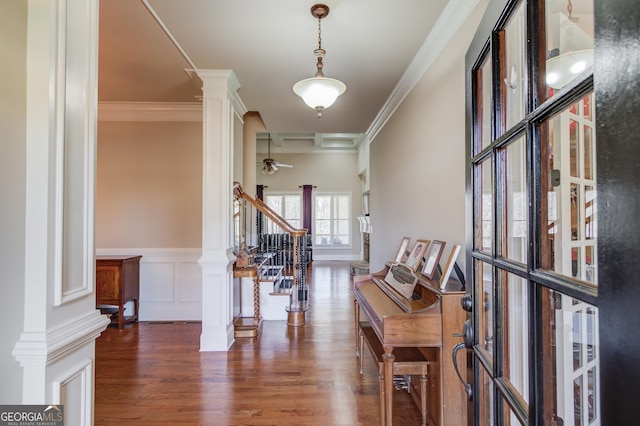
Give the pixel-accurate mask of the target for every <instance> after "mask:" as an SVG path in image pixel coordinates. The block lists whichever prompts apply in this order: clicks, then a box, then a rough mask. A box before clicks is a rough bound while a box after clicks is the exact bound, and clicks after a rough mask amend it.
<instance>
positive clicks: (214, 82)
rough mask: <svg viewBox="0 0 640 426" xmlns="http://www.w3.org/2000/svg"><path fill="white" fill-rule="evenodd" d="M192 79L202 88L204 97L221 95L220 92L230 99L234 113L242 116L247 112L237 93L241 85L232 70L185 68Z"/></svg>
mask: <svg viewBox="0 0 640 426" xmlns="http://www.w3.org/2000/svg"><path fill="white" fill-rule="evenodd" d="M186 71H187V74H189V75H190V76H191V78H192V79H194V77H196V78H195V80H197V82H198V84H199V85H200V87H201V88H202V95H203V97H204V98H210V97H222V94H223V93H224V95H225V96H226V97H227V98H228V99H229V100H230V101H231V103H232V105H233V108H234V110H235V111H236V113H237V114H238V115H239V116H240V117H242V116H243V115H244V114H246V113H247V107H246V106H245V105H244V103H243V102H242V99H240V96H239V95H238V89H240V87H241V86H242V85H241V84H240V81H239V80H238V77H237V76H236V73H235V72H233V70H186Z"/></svg>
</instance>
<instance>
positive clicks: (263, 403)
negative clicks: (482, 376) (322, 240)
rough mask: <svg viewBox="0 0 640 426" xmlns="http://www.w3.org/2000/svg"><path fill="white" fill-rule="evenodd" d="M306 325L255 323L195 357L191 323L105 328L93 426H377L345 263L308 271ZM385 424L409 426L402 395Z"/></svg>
mask: <svg viewBox="0 0 640 426" xmlns="http://www.w3.org/2000/svg"><path fill="white" fill-rule="evenodd" d="M310 278H311V279H310V283H311V306H310V309H309V312H308V324H307V325H305V326H301V327H289V326H287V325H286V322H285V321H265V324H264V328H263V330H262V333H261V334H260V336H258V337H257V338H243V339H236V342H235V343H234V344H233V346H232V347H231V348H230V350H229V351H228V352H199V339H200V324H199V323H184V322H176V323H144V322H142V323H138V324H130V325H127V326H125V328H124V330H123V331H118V328H117V327H115V328H114V327H109V328H108V329H107V330H106V331H105V332H104V333H103V334H102V336H100V337H99V338H98V339H97V341H96V396H95V424H96V425H162V424H171V425H197V424H203V425H325V426H326V425H379V424H380V406H379V398H378V379H377V368H376V367H375V365H374V363H373V361H372V359H371V356H370V354H369V353H366V352H365V353H364V356H365V358H364V359H365V371H364V375H362V376H361V375H360V374H359V371H358V369H359V368H358V360H357V359H356V357H355V339H354V330H353V297H352V293H351V280H350V276H349V266H348V263H346V262H318V261H316V262H314V263H313V266H312V269H311V274H310ZM393 416H394V424H397V425H419V424H420V413H419V411H418V409H417V408H416V406H415V405H414V404H413V401H411V398H410V396H409V395H408V394H407V393H406V392H404V391H396V392H395V393H394V411H393Z"/></svg>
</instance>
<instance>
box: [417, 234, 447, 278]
mask: <svg viewBox="0 0 640 426" xmlns="http://www.w3.org/2000/svg"><path fill="white" fill-rule="evenodd" d="M445 244H446V243H445V242H444V241H438V240H433V241H431V244H430V245H429V250H428V251H427V253H426V256H425V261H424V267H423V268H422V275H424V276H425V277H427V278H429V279H430V280H432V279H433V277H434V276H435V274H436V271H437V270H438V265H439V264H440V256H442V250H444V245H445Z"/></svg>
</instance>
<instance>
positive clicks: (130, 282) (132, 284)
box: [96, 256, 142, 330]
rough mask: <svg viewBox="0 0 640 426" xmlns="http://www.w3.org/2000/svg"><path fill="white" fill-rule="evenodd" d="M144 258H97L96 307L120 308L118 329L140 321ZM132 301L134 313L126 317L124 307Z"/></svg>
mask: <svg viewBox="0 0 640 426" xmlns="http://www.w3.org/2000/svg"><path fill="white" fill-rule="evenodd" d="M140 258H142V256H96V305H116V306H117V307H118V328H119V329H120V330H122V328H123V327H124V324H125V323H128V322H135V321H137V320H138V305H139V299H140ZM130 301H132V302H133V304H134V313H133V314H132V315H128V316H126V317H125V315H124V305H125V304H126V303H127V302H130Z"/></svg>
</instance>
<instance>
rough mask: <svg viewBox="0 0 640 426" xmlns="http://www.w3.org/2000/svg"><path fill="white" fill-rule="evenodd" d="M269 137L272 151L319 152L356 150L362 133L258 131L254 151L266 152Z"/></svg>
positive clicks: (363, 136) (288, 152)
mask: <svg viewBox="0 0 640 426" xmlns="http://www.w3.org/2000/svg"><path fill="white" fill-rule="evenodd" d="M269 136H270V137H271V152H272V153H281V154H284V153H287V154H317V153H320V152H323V153H326V152H334V153H338V152H358V149H359V147H360V144H361V143H362V141H363V140H364V138H365V134H364V133H328V134H323V133H315V134H314V133H258V134H257V135H256V140H257V147H256V153H258V154H266V153H267V141H268V138H269Z"/></svg>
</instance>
